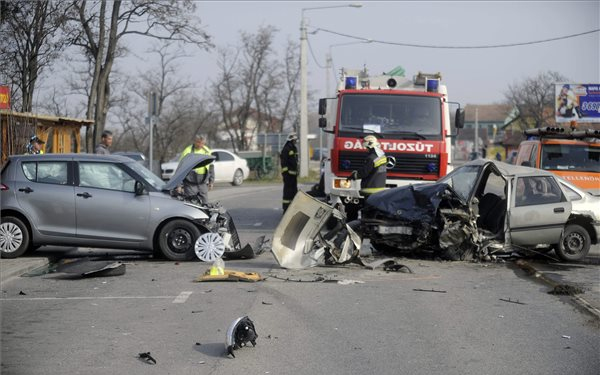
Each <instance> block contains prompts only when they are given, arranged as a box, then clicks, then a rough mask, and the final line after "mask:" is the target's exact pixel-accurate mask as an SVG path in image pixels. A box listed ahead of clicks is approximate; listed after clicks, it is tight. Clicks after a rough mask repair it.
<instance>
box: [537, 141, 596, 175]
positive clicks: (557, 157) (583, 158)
mask: <svg viewBox="0 0 600 375" xmlns="http://www.w3.org/2000/svg"><path fill="white" fill-rule="evenodd" d="M540 168H541V169H550V170H558V171H561V170H564V171H577V172H599V173H600V147H592V146H587V145H567V144H545V145H543V146H542V158H541V162H540Z"/></svg>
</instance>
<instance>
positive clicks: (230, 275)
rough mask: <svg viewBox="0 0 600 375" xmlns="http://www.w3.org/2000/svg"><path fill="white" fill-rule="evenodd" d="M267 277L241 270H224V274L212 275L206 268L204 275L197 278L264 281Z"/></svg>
mask: <svg viewBox="0 0 600 375" xmlns="http://www.w3.org/2000/svg"><path fill="white" fill-rule="evenodd" d="M264 279H265V278H264V277H263V276H262V275H261V274H259V273H258V272H241V271H234V270H228V269H225V270H223V274H222V275H212V274H211V273H210V269H208V270H206V272H205V273H204V274H203V275H200V276H198V277H197V278H196V281H197V282H206V281H246V282H251V283H253V282H257V281H262V280H264Z"/></svg>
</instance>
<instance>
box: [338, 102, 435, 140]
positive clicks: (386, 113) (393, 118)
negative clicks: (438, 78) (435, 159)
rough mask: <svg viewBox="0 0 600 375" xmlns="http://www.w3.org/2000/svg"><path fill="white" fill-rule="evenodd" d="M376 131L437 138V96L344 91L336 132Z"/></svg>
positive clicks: (396, 134)
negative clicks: (345, 92)
mask: <svg viewBox="0 0 600 375" xmlns="http://www.w3.org/2000/svg"><path fill="white" fill-rule="evenodd" d="M357 133H360V134H369V133H376V134H378V135H380V136H383V137H385V138H399V139H402V138H410V139H415V138H417V139H441V136H442V111H441V103H440V99H439V98H436V97H430V96H416V95H415V96H411V95H392V94H385V95H384V94H345V95H343V97H342V103H341V117H340V122H339V135H340V136H356V135H357Z"/></svg>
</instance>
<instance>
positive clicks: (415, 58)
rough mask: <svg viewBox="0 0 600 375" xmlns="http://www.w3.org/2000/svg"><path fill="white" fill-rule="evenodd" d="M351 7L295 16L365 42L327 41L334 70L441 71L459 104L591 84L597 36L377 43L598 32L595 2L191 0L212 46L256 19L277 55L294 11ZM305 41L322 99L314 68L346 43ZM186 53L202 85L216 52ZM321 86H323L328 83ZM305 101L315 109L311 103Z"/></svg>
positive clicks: (326, 36) (319, 71)
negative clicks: (560, 83) (546, 86)
mask: <svg viewBox="0 0 600 375" xmlns="http://www.w3.org/2000/svg"><path fill="white" fill-rule="evenodd" d="M357 3H358V4H362V7H361V8H350V7H348V8H334V9H315V10H306V11H305V12H304V14H305V17H306V20H307V23H308V30H309V32H310V31H313V30H315V29H317V28H321V29H327V30H330V31H333V32H336V33H341V34H348V35H352V36H356V37H360V38H366V39H372V40H374V42H372V43H358V44H351V45H344V46H334V47H332V48H331V51H332V57H333V65H334V66H335V68H337V69H338V70H339V68H341V67H346V68H354V69H356V68H362V67H363V65H366V66H367V68H368V69H369V71H370V72H371V73H381V72H383V71H389V70H391V69H393V68H394V67H396V66H398V65H401V66H402V67H403V68H404V69H405V71H406V75H407V76H408V77H412V76H413V75H414V74H416V73H417V72H418V71H423V72H441V73H442V77H443V78H442V80H443V82H445V84H446V85H447V87H448V94H449V96H450V100H453V101H459V102H461V103H462V104H468V103H469V104H489V103H494V102H501V101H502V100H503V99H504V92H506V90H507V87H508V85H509V84H513V83H517V82H519V81H520V80H522V79H524V78H527V77H533V76H535V75H537V74H538V73H540V72H543V71H548V70H552V71H557V72H559V73H561V74H563V75H564V76H566V77H568V78H569V79H570V80H571V82H573V83H600V33H598V32H595V33H592V34H587V35H582V36H578V37H573V38H569V39H564V40H558V41H552V42H546V43H540V44H532V45H524V46H515V47H507V48H486V49H433V48H414V47H404V46H396V45H390V44H383V43H378V42H377V41H384V42H392V43H410V44H423V45H437V46H489V45H503V44H513V43H524V42H531V41H538V40H544V39H551V38H557V37H562V36H567V35H572V34H578V33H583V32H587V31H591V30H595V29H600V2H599V1H580V2H578V1H531V2H526V1H515V2H507V1H498V2H491V1H481V2H475V1H463V2H451V1H438V2H428V1H417V2H404V1H403V2H400V1H397V2H392V1H362V2H317V1H312V2H307V1H299V2H283V1H280V2H276V1H264V2H259V1H241V2H228V1H218V2H203V1H202V2H200V1H199V2H197V7H198V15H199V16H200V18H201V20H202V23H203V25H204V26H205V30H206V31H207V32H208V33H209V34H210V35H211V36H212V37H213V41H214V43H215V44H216V45H217V46H227V45H230V46H233V45H236V44H238V43H239V33H240V31H246V32H251V33H255V32H256V30H257V29H258V27H259V26H261V25H262V26H266V25H273V26H275V27H276V28H277V29H278V30H279V32H278V33H277V40H276V46H275V48H276V49H278V50H279V51H283V47H284V45H285V42H286V40H287V39H288V38H290V39H294V40H299V38H300V20H301V14H302V9H303V8H313V7H327V6H340V5H345V4H357ZM309 42H310V46H311V47H312V51H313V52H314V56H315V58H316V60H317V61H316V62H315V59H313V57H312V55H311V54H310V52H309V57H308V72H309V89H310V90H313V91H315V93H316V96H317V97H322V96H325V95H326V93H325V87H326V83H325V77H326V73H325V69H323V68H321V67H319V65H321V66H323V67H324V66H325V58H326V54H327V53H328V50H329V48H330V46H332V45H334V44H339V43H349V42H356V39H351V38H348V37H344V36H339V35H335V34H333V33H329V32H324V31H319V32H317V33H316V34H310V35H309ZM138 48H139V46H138ZM189 52H190V53H191V54H192V57H190V58H189V59H187V60H186V61H185V62H182V64H183V66H182V72H185V74H186V75H187V76H189V77H190V79H192V80H194V81H196V82H197V83H198V84H199V85H203V84H205V83H206V81H207V80H208V79H210V78H211V77H213V76H214V75H215V74H216V72H217V68H216V53H215V51H212V52H204V51H199V50H197V49H190V50H189ZM317 63H318V64H317ZM141 65H143V63H141ZM330 75H332V74H330ZM331 79H333V78H331ZM330 87H331V90H333V87H334V86H333V83H331V84H330ZM331 94H332V93H327V95H331ZM309 106H310V108H313V107H315V108H316V103H310V104H309ZM311 110H312V109H311Z"/></svg>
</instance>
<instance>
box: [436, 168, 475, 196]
mask: <svg viewBox="0 0 600 375" xmlns="http://www.w3.org/2000/svg"><path fill="white" fill-rule="evenodd" d="M480 169H481V167H480V166H476V165H470V166H465V167H460V168H458V169H455V170H454V171H453V172H452V173H450V174H448V175H446V176H445V177H443V178H441V179H440V180H439V181H438V182H441V183H444V184H447V185H448V186H450V187H451V188H452V189H453V190H454V191H455V192H456V194H458V195H459V196H460V197H461V198H462V199H464V200H465V201H467V200H469V197H470V196H471V192H472V191H473V189H474V188H475V182H477V176H478V175H479V171H480Z"/></svg>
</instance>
